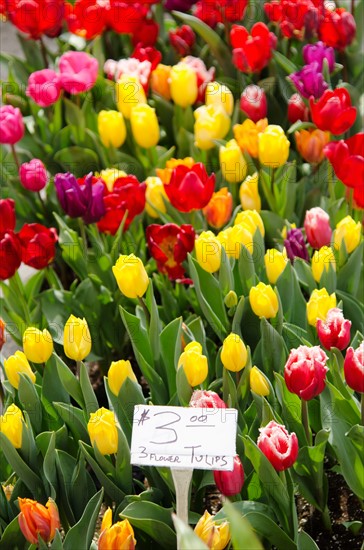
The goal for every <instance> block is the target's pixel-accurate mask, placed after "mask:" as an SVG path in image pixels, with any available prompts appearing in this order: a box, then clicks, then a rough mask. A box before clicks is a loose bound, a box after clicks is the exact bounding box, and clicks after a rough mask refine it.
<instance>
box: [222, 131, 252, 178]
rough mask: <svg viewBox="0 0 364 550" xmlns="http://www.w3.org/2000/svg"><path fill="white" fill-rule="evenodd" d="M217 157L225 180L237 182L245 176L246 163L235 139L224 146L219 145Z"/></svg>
mask: <svg viewBox="0 0 364 550" xmlns="http://www.w3.org/2000/svg"><path fill="white" fill-rule="evenodd" d="M219 157H220V166H221V171H222V175H223V177H224V178H225V180H226V181H228V182H229V183H238V182H240V181H242V180H243V179H244V178H245V175H246V171H247V164H246V161H245V158H244V156H243V153H242V152H241V149H240V147H239V145H238V144H237V142H236V141H235V139H231V140H230V141H228V142H227V143H226V146H224V145H221V147H220V152H219Z"/></svg>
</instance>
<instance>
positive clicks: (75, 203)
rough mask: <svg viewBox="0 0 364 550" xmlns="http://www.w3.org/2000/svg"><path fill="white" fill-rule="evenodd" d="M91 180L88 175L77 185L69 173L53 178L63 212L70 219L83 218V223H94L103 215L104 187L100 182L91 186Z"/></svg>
mask: <svg viewBox="0 0 364 550" xmlns="http://www.w3.org/2000/svg"><path fill="white" fill-rule="evenodd" d="M92 178H93V176H92V173H90V174H88V175H87V176H86V177H85V178H84V180H83V182H82V183H79V182H78V181H77V179H76V178H75V176H74V175H73V174H71V173H69V172H67V173H66V174H56V175H55V176H54V185H55V187H56V191H57V196H58V200H59V202H60V204H61V206H62V208H63V210H64V211H65V212H66V214H68V215H69V216H70V217H71V218H83V219H84V221H85V223H93V222H96V221H98V220H99V219H100V218H101V217H102V216H103V215H104V214H105V206H104V201H103V194H104V185H103V184H102V182H96V183H95V184H94V185H92Z"/></svg>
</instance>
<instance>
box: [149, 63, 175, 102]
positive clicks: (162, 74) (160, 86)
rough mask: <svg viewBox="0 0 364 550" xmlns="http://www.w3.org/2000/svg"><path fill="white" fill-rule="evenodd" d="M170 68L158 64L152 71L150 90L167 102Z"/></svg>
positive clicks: (169, 94)
mask: <svg viewBox="0 0 364 550" xmlns="http://www.w3.org/2000/svg"><path fill="white" fill-rule="evenodd" d="M170 75H171V67H170V66H169V65H163V64H162V63H159V65H158V66H157V68H156V69H154V71H152V75H151V88H152V90H153V92H154V93H156V94H159V95H160V96H162V97H164V99H166V100H167V101H169V100H170V99H171V90H170V84H169V83H170Z"/></svg>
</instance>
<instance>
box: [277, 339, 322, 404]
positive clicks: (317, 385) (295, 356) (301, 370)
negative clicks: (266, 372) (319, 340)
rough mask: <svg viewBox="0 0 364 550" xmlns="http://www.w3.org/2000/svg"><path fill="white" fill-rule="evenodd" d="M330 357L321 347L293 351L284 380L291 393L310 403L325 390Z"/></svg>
mask: <svg viewBox="0 0 364 550" xmlns="http://www.w3.org/2000/svg"><path fill="white" fill-rule="evenodd" d="M327 359H328V357H327V355H326V353H325V352H324V351H322V349H321V348H320V346H314V347H312V348H309V347H308V346H299V347H298V348H297V349H292V350H291V353H290V354H289V357H288V360H287V363H286V365H285V367H284V380H285V382H286V385H287V388H288V390H289V391H290V392H291V393H295V394H296V395H298V396H299V397H300V398H301V399H304V400H305V401H309V400H310V399H313V398H314V397H316V395H319V394H320V393H321V392H322V391H323V390H324V389H325V379H326V372H327V371H328V370H329V369H328V368H327V367H326V361H327Z"/></svg>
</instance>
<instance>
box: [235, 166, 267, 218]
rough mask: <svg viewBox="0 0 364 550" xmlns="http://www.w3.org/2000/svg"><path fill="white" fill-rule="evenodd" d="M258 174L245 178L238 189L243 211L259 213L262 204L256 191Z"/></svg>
mask: <svg viewBox="0 0 364 550" xmlns="http://www.w3.org/2000/svg"><path fill="white" fill-rule="evenodd" d="M258 179H259V176H258V172H255V173H254V174H253V175H252V176H247V177H246V178H245V180H244V181H243V183H242V184H241V186H240V189H239V198H240V202H241V206H242V207H243V210H256V211H257V212H260V210H261V208H262V202H261V200H260V195H259V191H258Z"/></svg>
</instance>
